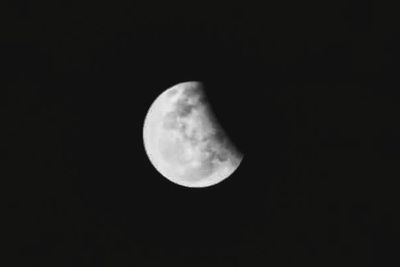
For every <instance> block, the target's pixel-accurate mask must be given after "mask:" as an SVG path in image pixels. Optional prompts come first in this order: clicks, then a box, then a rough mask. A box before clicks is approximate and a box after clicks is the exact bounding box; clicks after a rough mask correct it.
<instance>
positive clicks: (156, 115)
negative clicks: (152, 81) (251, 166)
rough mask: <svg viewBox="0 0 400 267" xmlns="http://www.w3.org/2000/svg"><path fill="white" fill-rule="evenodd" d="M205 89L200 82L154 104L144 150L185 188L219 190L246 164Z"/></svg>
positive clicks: (158, 167) (184, 85) (183, 85)
mask: <svg viewBox="0 0 400 267" xmlns="http://www.w3.org/2000/svg"><path fill="white" fill-rule="evenodd" d="M202 88H203V85H202V83H201V82H196V81H190V82H183V83H179V84H177V85H174V86H172V87H170V88H168V89H167V90H165V91H164V92H163V93H161V94H160V95H159V96H158V97H157V98H156V99H155V101H154V102H153V103H152V104H151V106H150V108H149V111H148V112H147V115H146V118H145V120H144V125H143V142H144V147H145V151H146V154H147V156H148V158H149V160H150V162H151V163H152V165H153V166H154V168H155V169H156V170H157V171H158V172H159V173H160V174H161V175H162V176H164V177H165V178H167V179H168V180H169V181H171V182H173V183H175V184H178V185H181V186H185V187H207V186H212V185H215V184H217V183H219V182H221V181H223V180H225V179H226V178H228V177H229V176H230V175H231V174H232V173H233V172H234V171H235V170H236V169H237V168H238V167H239V165H240V163H241V161H242V159H243V155H242V154H241V153H240V152H239V151H238V149H237V148H236V147H235V146H234V145H233V143H232V142H231V141H230V140H229V138H228V137H227V135H226V134H225V133H224V131H223V129H222V127H221V125H220V124H219V123H218V121H217V120H216V117H215V116H214V115H213V112H212V111H211V108H210V107H209V105H208V102H207V100H206V97H205V94H204V92H203V89H202ZM185 105H186V106H185ZM183 107H185V108H186V110H185V109H183ZM188 107H190V108H188ZM188 114H189V115H188ZM186 133H189V134H190V137H189V134H186Z"/></svg>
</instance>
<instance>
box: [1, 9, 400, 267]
mask: <svg viewBox="0 0 400 267" xmlns="http://www.w3.org/2000/svg"><path fill="white" fill-rule="evenodd" d="M0 12H1V21H2V26H3V27H2V30H1V32H2V34H1V37H0V45H1V50H0V51H1V52H0V53H1V54H0V56H1V61H0V62H1V63H0V64H1V65H0V67H1V68H2V74H1V76H0V77H1V78H0V79H1V88H2V89H1V95H3V94H4V93H5V94H4V96H5V97H1V102H0V103H1V118H2V125H3V127H2V131H1V132H2V133H1V135H2V136H3V138H1V139H2V140H1V149H2V150H4V151H5V152H6V153H5V156H4V157H3V158H2V160H1V166H2V167H1V168H2V170H4V171H5V172H4V175H1V178H2V179H3V181H4V182H5V183H6V185H5V186H4V188H5V190H6V194H5V196H6V205H7V210H6V211H11V213H10V214H8V212H7V213H5V214H4V218H6V219H5V220H6V222H7V228H5V230H6V231H7V233H8V234H9V237H10V239H9V241H7V242H9V245H8V247H9V248H11V252H12V253H11V254H9V255H11V257H12V258H13V259H14V261H13V262H14V264H15V266H138V267H139V266H181V265H182V266H293V265H296V266H298V265H304V264H307V265H314V264H315V265H317V266H343V264H344V263H345V264H348V263H349V264H352V265H353V266H375V265H376V266H389V265H390V264H393V261H392V259H393V258H392V256H394V253H395V249H394V246H393V245H392V244H393V243H395V242H397V241H398V239H397V237H396V233H398V231H399V229H398V225H399V216H398V215H399V213H398V210H399V206H398V205H397V201H398V196H397V191H398V190H397V188H398V187H397V184H396V182H397V179H398V177H399V174H400V173H399V169H398V168H399V166H400V162H399V160H400V141H399V137H400V127H399V122H398V114H400V113H399V109H400V108H399V96H400V93H399V92H398V88H399V82H398V79H397V71H396V70H397V69H398V62H399V51H398V47H399V46H398V45H399V43H398V42H397V41H396V36H397V33H398V30H397V29H396V27H395V25H396V23H395V22H396V21H395V20H396V16H397V14H396V12H395V9H394V8H393V7H390V6H384V5H383V3H378V1H375V2H371V1H306V2H301V1H297V2H289V1H283V2H282V1H281V2H279V3H265V4H264V5H263V6H261V5H258V6H253V5H251V4H250V3H248V2H242V3H240V4H235V3H229V4H222V3H221V4H218V3H213V4H210V5H206V4H204V3H194V2H191V1H187V2H186V3H171V2H169V1H164V3H156V2H152V1H143V3H138V2H134V1H109V2H108V3H96V4H89V3H82V2H81V3H77V4H72V3H70V2H68V3H67V2H66V3H60V2H59V1H53V2H51V3H44V2H42V3H39V2H35V3H34V2H30V1H19V2H17V1H16V2H14V3H13V4H10V5H8V6H5V8H1V11H0ZM189 80H198V81H203V82H204V84H205V88H206V90H207V95H208V96H209V97H210V101H211V103H212V105H213V108H214V110H215V111H216V113H217V115H218V117H219V119H220V121H221V122H222V123H223V126H224V127H225V128H226V129H227V131H228V132H229V134H230V136H231V137H232V138H233V140H234V142H235V143H236V144H237V145H238V147H239V148H240V149H241V150H242V151H243V152H244V154H245V157H244V160H243V162H242V164H241V166H240V168H239V169H238V170H237V172H235V174H234V175H233V176H232V177H231V178H229V179H227V180H226V181H224V182H222V183H220V184H218V185H216V186H214V187H210V188H207V189H188V188H184V187H180V186H177V185H175V184H172V183H170V182H168V181H167V180H166V179H164V178H163V177H162V176H161V175H160V174H159V173H158V172H157V171H156V170H155V169H154V168H153V166H152V165H151V163H150V162H149V160H148V158H147V156H146V154H145V151H144V147H143V142H142V127H143V122H144V117H145V115H146V113H147V111H148V108H149V106H150V105H151V103H152V102H153V101H154V99H155V98H156V97H157V96H158V95H159V94H160V93H161V92H162V91H163V90H165V89H167V88H168V87H170V86H172V85H174V84H176V83H179V82H182V81H189ZM3 159H4V160H3ZM6 240H8V239H6ZM23 262H28V264H26V263H25V264H24V265H21V264H23ZM7 266H10V265H7ZM394 266H396V265H394Z"/></svg>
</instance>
